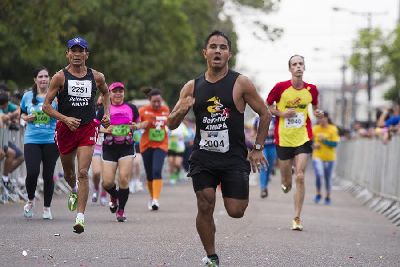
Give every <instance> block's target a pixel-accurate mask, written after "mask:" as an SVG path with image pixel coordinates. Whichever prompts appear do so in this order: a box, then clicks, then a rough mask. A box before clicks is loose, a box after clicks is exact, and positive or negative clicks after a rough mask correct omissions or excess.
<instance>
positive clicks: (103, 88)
mask: <svg viewBox="0 0 400 267" xmlns="http://www.w3.org/2000/svg"><path fill="white" fill-rule="evenodd" d="M94 79H95V81H96V85H97V88H98V89H99V90H100V93H101V94H102V96H103V107H104V115H103V118H102V119H101V123H102V124H103V126H104V127H105V128H108V126H109V125H110V92H109V91H108V86H107V84H106V79H105V77H104V74H103V73H101V72H98V71H95V72H94Z"/></svg>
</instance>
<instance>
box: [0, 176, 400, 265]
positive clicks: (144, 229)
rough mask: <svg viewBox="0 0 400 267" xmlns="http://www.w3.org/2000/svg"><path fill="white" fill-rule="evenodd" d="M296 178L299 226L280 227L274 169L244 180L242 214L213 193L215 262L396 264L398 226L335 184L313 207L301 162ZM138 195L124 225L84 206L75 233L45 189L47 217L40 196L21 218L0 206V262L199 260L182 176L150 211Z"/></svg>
mask: <svg viewBox="0 0 400 267" xmlns="http://www.w3.org/2000/svg"><path fill="white" fill-rule="evenodd" d="M306 181H307V182H306V184H307V186H306V199H305V205H304V208H303V216H302V217H303V218H302V219H303V225H304V231H303V232H297V231H291V230H290V225H291V220H292V218H293V212H294V211H293V209H294V208H293V190H292V192H290V193H289V194H287V195H285V194H283V193H282V192H281V191H280V190H279V185H280V182H279V177H278V176H274V177H272V181H271V183H270V189H269V196H268V198H266V199H261V198H260V197H259V189H258V186H251V189H250V190H251V193H250V204H249V207H248V210H247V211H246V214H245V217H244V218H242V219H232V218H229V217H228V216H227V214H226V212H225V210H224V207H223V203H222V201H221V195H220V193H218V197H217V206H216V209H215V213H214V214H215V216H214V217H215V221H216V226H217V236H216V241H217V243H216V247H217V253H218V254H219V256H220V261H221V262H220V263H221V266H399V262H400V231H399V230H400V229H399V227H396V226H395V225H393V224H392V223H390V222H389V221H388V220H387V219H386V218H385V217H384V216H382V215H380V214H378V213H375V212H373V211H371V210H369V209H368V208H366V207H364V206H362V205H361V204H360V203H359V201H358V200H357V199H355V198H354V197H352V196H351V195H350V194H349V193H347V192H342V191H340V190H335V191H334V192H333V194H332V205H331V206H325V205H323V204H319V205H316V204H314V203H313V201H312V199H313V196H314V185H313V184H314V177H313V176H312V170H311V169H309V170H308V173H307V177H306ZM147 198H148V196H147V193H146V192H141V193H136V194H133V195H132V194H131V195H130V197H129V201H128V204H127V207H126V214H127V217H128V221H127V222H126V223H118V222H116V220H115V215H114V214H111V213H110V212H109V210H108V208H106V207H101V206H100V205H99V204H95V205H93V204H92V203H88V208H87V211H86V228H85V232H84V233H83V234H80V235H77V234H75V233H73V232H72V225H73V223H74V218H75V214H74V213H71V212H69V211H68V210H67V206H66V196H65V197H59V196H54V200H53V205H52V212H53V217H54V220H53V221H43V220H42V219H41V212H42V205H43V202H38V203H36V207H35V211H36V213H35V216H34V218H33V219H31V220H27V219H25V218H23V215H22V210H23V204H22V203H21V204H16V203H14V204H7V205H0V214H1V216H0V236H1V238H0V251H1V252H0V264H1V265H2V266H59V265H60V266H202V264H201V259H202V258H203V257H204V256H205V254H204V252H203V248H202V245H201V242H200V240H199V238H198V235H197V232H196V228H195V216H196V202H195V195H194V193H193V189H192V186H191V182H190V181H189V182H186V183H181V184H177V185H175V186H170V185H166V186H164V189H163V192H162V194H161V200H160V204H161V206H160V210H159V211H158V212H150V211H148V210H147V205H146V203H147ZM89 201H90V200H89ZM56 234H59V236H56ZM24 250H25V251H26V252H27V255H26V256H23V255H22V252H23V251H24Z"/></svg>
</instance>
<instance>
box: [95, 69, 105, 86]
mask: <svg viewBox="0 0 400 267" xmlns="http://www.w3.org/2000/svg"><path fill="white" fill-rule="evenodd" d="M92 72H93V77H94V80H95V81H96V82H97V83H98V84H102V83H105V81H106V78H105V76H104V74H103V73H101V72H100V71H97V70H95V69H92Z"/></svg>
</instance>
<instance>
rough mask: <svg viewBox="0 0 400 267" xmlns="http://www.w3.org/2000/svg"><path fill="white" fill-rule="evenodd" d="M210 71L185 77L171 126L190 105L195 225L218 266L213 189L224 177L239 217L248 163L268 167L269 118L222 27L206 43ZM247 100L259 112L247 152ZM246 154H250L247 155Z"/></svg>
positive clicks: (227, 201) (228, 200) (230, 205)
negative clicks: (236, 64)
mask: <svg viewBox="0 0 400 267" xmlns="http://www.w3.org/2000/svg"><path fill="white" fill-rule="evenodd" d="M203 55H204V58H205V59H206V61H207V71H206V73H205V74H203V75H201V76H200V77H198V78H197V79H195V80H191V81H189V82H188V83H186V84H185V85H184V86H183V88H182V90H181V93H180V96H179V100H178V102H177V103H176V105H175V108H174V109H173V111H172V112H171V114H170V115H169V117H168V127H169V128H170V129H175V128H177V127H178V126H179V124H180V123H181V122H182V120H183V119H184V117H185V115H186V114H187V113H188V111H189V110H190V108H191V107H193V111H194V114H195V117H196V136H195V139H194V147H193V152H192V154H191V157H190V172H189V174H188V176H191V177H192V181H193V188H194V191H195V193H196V197H197V207H198V212H197V217H196V227H197V232H198V233H199V236H200V239H201V242H202V243H203V246H204V249H205V251H206V253H207V257H205V258H204V259H203V261H204V262H205V263H207V265H208V266H218V264H219V259H218V256H217V254H216V253H215V224H214V218H213V212H214V207H215V189H216V187H217V185H218V184H219V183H221V190H222V196H223V200H224V205H225V208H226V211H227V213H228V214H229V216H231V217H233V218H241V217H243V215H244V212H245V210H246V208H247V205H248V202H249V173H250V165H251V168H252V169H253V171H254V172H255V171H257V170H258V171H259V170H260V167H266V165H267V164H268V162H267V160H266V159H265V157H264V155H263V152H262V151H263V146H262V144H264V141H265V138H266V136H267V132H268V126H269V123H270V120H271V114H270V113H269V111H268V108H267V106H266V105H265V103H264V102H263V100H262V99H261V97H260V96H259V95H258V93H257V91H256V88H255V87H254V85H253V83H252V82H251V81H250V80H249V79H248V78H247V77H245V76H243V75H241V74H239V73H237V72H234V71H231V70H229V67H228V61H229V59H230V57H231V45H230V41H229V39H228V37H226V36H225V34H224V33H222V32H220V31H214V32H212V33H211V34H210V35H209V36H208V38H207V39H206V42H205V47H204V49H203ZM246 104H249V106H250V107H251V108H252V109H253V110H254V111H255V112H256V113H258V114H259V116H260V127H259V128H258V132H257V137H256V143H255V145H254V149H253V150H252V151H251V152H250V153H249V154H248V155H247V149H246V146H245V143H244V142H245V140H244V121H243V120H244V117H243V114H244V110H245V107H246ZM247 158H248V160H247Z"/></svg>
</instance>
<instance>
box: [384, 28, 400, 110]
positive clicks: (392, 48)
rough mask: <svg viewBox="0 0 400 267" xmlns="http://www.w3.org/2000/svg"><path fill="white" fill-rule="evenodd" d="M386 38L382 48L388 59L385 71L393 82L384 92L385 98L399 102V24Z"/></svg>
mask: <svg viewBox="0 0 400 267" xmlns="http://www.w3.org/2000/svg"><path fill="white" fill-rule="evenodd" d="M388 40H389V41H388V44H386V43H385V44H384V45H383V46H382V50H383V53H384V55H385V56H386V58H387V59H388V62H387V65H386V73H387V74H388V75H390V76H392V77H393V78H394V82H395V84H394V86H393V87H392V88H390V89H389V90H388V91H387V92H386V93H385V99H386V100H392V101H396V102H397V103H400V25H398V26H397V28H396V29H395V30H394V31H393V33H391V34H390V35H389V38H388Z"/></svg>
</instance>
